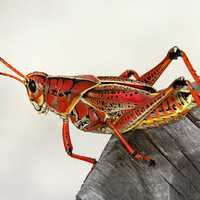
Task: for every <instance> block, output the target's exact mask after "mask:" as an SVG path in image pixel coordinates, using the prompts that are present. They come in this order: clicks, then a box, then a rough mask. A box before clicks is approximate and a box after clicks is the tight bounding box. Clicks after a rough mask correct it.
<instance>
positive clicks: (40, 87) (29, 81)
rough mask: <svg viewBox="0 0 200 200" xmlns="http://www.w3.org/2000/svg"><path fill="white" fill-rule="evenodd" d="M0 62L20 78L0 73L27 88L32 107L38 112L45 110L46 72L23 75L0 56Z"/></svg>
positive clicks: (46, 109)
mask: <svg viewBox="0 0 200 200" xmlns="http://www.w3.org/2000/svg"><path fill="white" fill-rule="evenodd" d="M0 62H2V63H3V64H4V65H5V66H6V67H7V68H9V69H11V70H12V71H13V72H14V73H15V74H16V75H18V76H19V77H20V78H19V77H17V76H14V75H11V74H8V73H3V72H0V75H3V76H7V77H10V78H12V79H15V80H17V81H19V82H21V83H23V84H24V85H25V87H26V89H27V94H28V96H29V99H30V101H31V103H32V104H33V106H34V108H35V109H36V110H37V111H38V112H39V113H45V112H47V111H48V108H47V105H46V103H45V83H46V77H47V74H45V73H42V72H33V73H30V74H28V75H26V76H25V75H24V74H22V73H21V72H20V71H18V70H17V69H16V68H14V67H13V66H11V65H10V64H8V63H7V62H6V61H5V60H4V59H2V58H0Z"/></svg>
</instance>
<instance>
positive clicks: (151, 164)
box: [149, 159, 156, 167]
mask: <svg viewBox="0 0 200 200" xmlns="http://www.w3.org/2000/svg"><path fill="white" fill-rule="evenodd" d="M154 166H156V162H155V160H153V159H151V160H149V167H154Z"/></svg>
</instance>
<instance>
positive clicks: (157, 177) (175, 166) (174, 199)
mask: <svg viewBox="0 0 200 200" xmlns="http://www.w3.org/2000/svg"><path fill="white" fill-rule="evenodd" d="M126 138H127V140H128V141H129V143H130V144H132V145H134V146H135V147H136V148H137V149H138V150H139V151H141V152H143V153H145V154H148V155H150V156H151V157H152V158H153V159H154V160H155V161H156V163H157V164H156V166H155V167H149V166H148V165H147V164H146V163H144V162H142V161H135V160H133V159H131V157H130V156H129V155H128V154H127V152H126V151H125V150H124V148H123V147H122V146H121V144H120V143H119V141H118V139H117V138H115V137H114V136H113V137H111V139H110V141H109V142H108V144H107V146H106V147H105V149H104V151H103V153H102V155H101V157H100V159H99V162H98V163H97V165H96V166H95V168H94V170H93V171H92V172H91V174H90V175H89V176H88V178H87V179H86V181H85V183H84V184H83V185H82V187H81V190H80V191H79V193H78V194H77V200H199V199H200V109H197V108H196V109H194V110H192V111H191V112H190V113H189V114H188V115H187V116H186V117H184V118H183V119H182V120H180V121H178V122H174V123H172V124H169V125H165V126H163V127H160V128H152V129H146V130H137V131H134V132H130V133H128V134H127V135H126Z"/></svg>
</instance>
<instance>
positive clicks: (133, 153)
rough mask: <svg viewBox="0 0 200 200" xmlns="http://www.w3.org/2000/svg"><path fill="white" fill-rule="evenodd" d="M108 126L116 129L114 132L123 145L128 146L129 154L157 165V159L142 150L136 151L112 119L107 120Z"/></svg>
mask: <svg viewBox="0 0 200 200" xmlns="http://www.w3.org/2000/svg"><path fill="white" fill-rule="evenodd" d="M107 124H108V126H109V127H110V128H111V129H112V130H113V131H114V134H115V135H116V136H117V137H118V138H119V140H120V142H121V143H122V145H123V146H124V147H125V148H126V150H127V151H128V153H129V155H130V156H131V157H133V158H134V159H136V160H145V161H147V162H149V165H155V164H156V163H155V161H154V160H153V159H151V158H150V157H149V156H146V155H143V154H141V153H140V152H138V151H136V149H134V148H133V147H132V146H131V145H130V144H129V143H128V142H127V141H126V139H125V138H124V137H123V136H122V134H121V133H120V132H119V131H118V130H117V129H116V128H115V125H114V124H113V123H112V122H111V121H109V120H108V121H107Z"/></svg>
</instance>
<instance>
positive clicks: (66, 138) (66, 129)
mask: <svg viewBox="0 0 200 200" xmlns="http://www.w3.org/2000/svg"><path fill="white" fill-rule="evenodd" d="M62 136H63V143H64V147H65V151H66V152H67V154H68V155H69V156H70V157H72V158H76V159H79V160H83V161H86V162H89V163H92V164H95V163H96V160H95V159H93V158H90V157H86V156H82V155H79V154H75V153H73V146H72V143H71V138H70V133H69V122H68V119H66V120H63V129H62Z"/></svg>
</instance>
